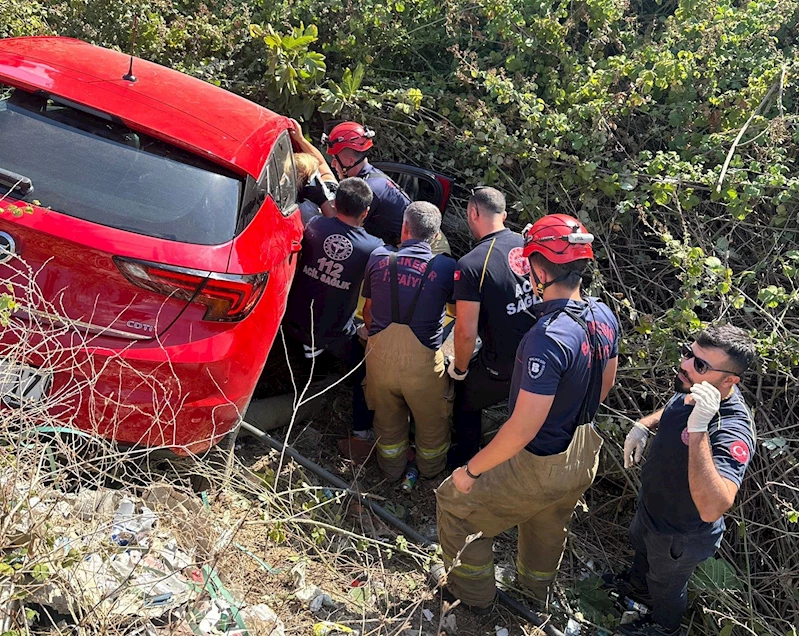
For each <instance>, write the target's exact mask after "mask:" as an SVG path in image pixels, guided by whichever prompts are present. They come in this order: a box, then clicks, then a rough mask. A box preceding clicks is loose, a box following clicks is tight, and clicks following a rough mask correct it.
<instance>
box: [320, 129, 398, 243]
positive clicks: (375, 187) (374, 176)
mask: <svg viewBox="0 0 799 636" xmlns="http://www.w3.org/2000/svg"><path fill="white" fill-rule="evenodd" d="M374 135H375V133H374V131H373V130H370V129H369V128H367V127H366V126H363V125H361V124H359V123H357V122H354V121H345V122H342V123H340V124H338V125H337V126H335V127H334V128H333V129H332V130H331V131H330V134H329V135H323V136H322V143H323V144H325V145H326V146H327V153H328V154H329V155H330V156H331V157H332V159H331V164H332V165H333V169H334V170H335V171H336V173H337V174H338V176H339V179H344V178H345V177H360V178H361V179H364V180H365V181H366V183H368V184H369V187H370V188H371V189H372V192H373V194H374V199H373V201H372V207H371V210H370V212H369V217H368V218H367V219H366V223H365V224H364V228H365V229H366V231H367V232H369V234H371V235H373V236H376V237H378V238H380V239H382V240H383V241H385V243H386V245H398V244H399V242H400V234H401V232H402V219H403V214H404V213H405V208H407V207H408V205H409V204H410V202H411V200H410V198H409V197H408V195H407V194H405V192H404V191H403V190H402V188H400V187H399V186H398V185H397V184H396V183H394V181H393V180H392V179H391V178H390V177H389V176H388V175H386V174H385V173H384V172H382V171H381V170H378V169H377V168H375V167H374V166H373V165H372V164H370V163H369V159H368V156H367V155H368V152H369V150H370V149H371V148H372V146H373V145H374V144H373V142H372V139H373V138H374Z"/></svg>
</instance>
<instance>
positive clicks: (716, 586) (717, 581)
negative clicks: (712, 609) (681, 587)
mask: <svg viewBox="0 0 799 636" xmlns="http://www.w3.org/2000/svg"><path fill="white" fill-rule="evenodd" d="M691 582H692V583H693V585H694V586H695V587H696V588H697V589H699V590H704V591H711V590H742V589H744V584H743V582H742V581H741V579H739V578H738V576H737V575H736V574H735V570H734V569H733V567H732V565H730V564H729V563H728V562H727V561H725V560H724V559H717V558H715V557H710V558H709V559H708V560H707V561H705V562H703V563H702V564H701V565H700V566H699V567H698V568H697V569H696V572H694V575H693V577H691Z"/></svg>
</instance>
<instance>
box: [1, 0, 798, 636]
mask: <svg viewBox="0 0 799 636" xmlns="http://www.w3.org/2000/svg"><path fill="white" fill-rule="evenodd" d="M134 17H136V18H137V20H138V27H137V32H138V34H137V37H136V51H137V54H138V55H140V56H142V57H145V58H148V59H151V60H154V61H157V62H160V63H162V64H165V65H168V66H171V67H174V68H177V69H180V70H183V71H185V72H188V73H191V74H193V75H196V76H198V77H200V78H203V79H205V80H208V81H211V82H214V83H216V84H219V85H221V86H223V87H225V88H228V89H230V90H233V91H235V92H238V93H240V94H242V95H245V96H247V97H250V98H251V99H254V100H256V101H258V102H261V103H263V104H265V105H271V106H272V107H273V108H275V109H276V110H279V111H281V112H283V113H285V114H289V115H292V116H294V117H297V118H299V119H301V120H303V121H304V122H305V124H306V125H307V126H308V129H309V130H310V131H311V132H313V134H314V136H316V137H317V138H318V134H319V133H320V132H321V130H322V129H323V126H324V125H325V123H326V122H327V121H329V120H332V119H340V118H343V117H347V118H354V119H358V120H362V121H366V122H368V123H369V124H370V125H371V126H372V127H374V128H375V129H376V130H377V133H378V136H377V146H378V148H379V153H380V154H381V155H382V158H385V159H393V160H398V161H406V162H412V163H415V164H418V165H422V166H426V167H429V168H432V169H436V170H440V171H442V172H446V173H448V174H451V175H453V176H455V177H457V179H458V181H459V183H460V184H461V185H462V186H466V187H468V186H471V185H475V184H479V183H482V184H489V185H495V186H497V187H499V188H501V189H502V190H504V191H505V192H506V193H507V195H508V198H509V201H510V202H511V203H512V206H513V211H512V214H511V220H512V221H513V223H515V224H516V225H517V226H519V227H521V226H523V225H524V224H525V223H527V222H528V221H530V220H533V219H535V218H537V217H538V216H540V215H541V214H543V213H545V212H555V211H562V212H567V213H570V214H574V215H577V216H579V217H580V218H581V219H583V220H584V221H585V222H586V223H587V224H588V226H589V228H590V229H591V231H593V232H594V233H595V234H596V235H597V237H598V248H599V250H598V255H599V266H598V272H597V276H596V279H595V286H596V288H597V289H598V290H600V291H601V293H603V294H605V295H606V297H607V298H609V299H611V300H612V301H613V302H614V303H615V306H616V310H617V311H618V313H619V315H620V317H621V319H622V323H623V326H624V329H625V336H624V339H623V344H622V348H621V356H622V357H621V363H622V364H621V369H620V378H619V382H620V385H619V388H618V390H617V391H615V392H614V394H613V396H612V399H611V401H610V404H609V408H608V409H607V410H606V411H604V416H603V422H602V424H603V427H604V430H605V431H606V432H607V433H608V435H609V436H610V437H611V438H612V439H614V440H615V441H616V442H620V441H621V440H622V439H623V435H624V433H625V432H626V429H627V427H628V426H629V420H627V419H625V418H623V417H622V416H621V414H625V415H628V416H630V417H635V416H636V414H637V413H639V412H647V411H651V410H653V409H655V408H656V407H658V406H659V405H660V404H661V403H662V401H663V399H664V396H665V395H666V394H667V392H668V390H669V387H670V386H671V376H672V375H673V368H674V365H675V364H676V363H677V360H678V347H679V345H680V344H681V343H682V342H684V341H685V340H686V339H688V338H690V335H691V334H692V333H693V332H695V331H696V330H697V329H699V328H700V327H701V325H702V324H703V323H705V322H707V321H711V320H716V319H722V320H725V321H729V322H731V323H733V324H737V325H741V326H744V327H746V328H748V329H750V330H751V332H752V334H753V335H754V336H755V337H756V339H757V343H758V351H759V353H760V356H761V359H760V368H759V369H758V371H757V372H756V373H753V374H752V375H751V377H749V378H748V380H747V382H746V393H747V399H748V401H749V403H750V404H752V405H753V406H754V407H755V409H756V423H757V427H758V443H759V448H758V449H757V450H758V452H757V456H756V457H755V459H754V461H753V464H752V467H751V469H750V471H749V474H748V478H747V480H746V482H745V484H744V486H743V488H742V490H741V493H740V495H739V504H738V505H737V507H736V508H735V509H734V510H733V511H732V514H731V515H730V517H729V519H728V526H729V527H730V528H731V529H730V530H729V531H728V533H727V537H726V541H725V544H724V547H723V548H722V551H721V554H720V557H721V558H722V561H720V563H722V564H723V567H722V566H719V567H721V572H722V575H723V576H721V578H716V579H714V578H713V577H714V574H713V573H714V572H716V570H715V569H712V568H711V571H710V574H708V573H707V572H705V575H706V576H705V579H704V581H705V582H704V584H701V583H698V589H700V590H701V591H702V603H701V604H700V605H699V606H698V607H700V608H705V610H706V611H698V613H697V614H696V615H695V616H694V621H695V623H694V626H695V629H697V630H704V632H706V633H719V632H720V633H724V634H729V633H732V632H733V631H736V632H737V631H740V633H752V632H754V633H770V632H773V633H780V634H788V633H793V634H795V633H796V631H795V629H794V631H793V632H792V631H791V629H792V625H795V624H796V622H797V615H798V613H799V592H798V591H797V590H799V540H798V539H799V488H797V485H796V484H797V483H799V482H797V477H796V476H797V466H799V461H797V449H799V388H798V387H797V371H798V370H799V319H797V309H798V307H799V286H798V285H799V242H798V241H797V238H798V237H799V201H798V198H799V172H797V166H796V157H797V149H798V146H799V92H798V87H799V59H798V58H797V55H796V49H795V47H796V38H797V35H799V28H798V27H797V26H796V25H797V23H798V22H799V0H751V1H748V2H747V1H746V0H568V1H567V0H554V1H553V0H547V1H544V0H361V1H360V2H357V3H356V2H350V1H346V0H344V1H341V0H276V1H275V2H271V3H264V4H263V5H261V4H258V3H256V2H250V1H244V0H207V1H206V2H198V1H197V0H132V1H130V2H119V1H118V0H38V1H33V0H2V2H0V35H1V36H9V35H15V34H35V33H51V32H55V33H59V34H62V35H71V36H75V37H79V38H82V39H86V40H89V41H91V42H94V43H97V44H101V45H104V46H110V47H116V48H120V49H122V50H125V51H127V50H129V47H130V38H131V30H132V26H133V20H134ZM457 203H458V201H456V204H457ZM461 203H462V202H461ZM456 207H457V205H456ZM456 212H458V211H457V210H456ZM450 225H451V226H452V222H450ZM453 234H454V236H453V237H451V239H452V242H453V244H454V245H456V246H459V247H460V248H461V249H465V248H466V247H468V245H467V244H468V237H467V235H466V233H465V231H464V232H463V233H462V234H461V235H458V232H457V230H455V231H454V232H453ZM612 446H613V445H609V447H611V448H610V449H609V452H608V453H607V455H606V457H605V460H606V461H605V471H604V477H603V478H602V479H601V480H600V483H599V484H598V485H597V486H596V487H595V489H594V491H593V492H594V494H593V495H592V497H593V500H592V503H593V504H594V505H595V506H596V505H599V504H602V503H603V502H606V498H607V497H608V496H610V495H611V494H612V495H613V496H614V497H615V498H616V500H617V501H618V505H617V506H615V507H614V509H613V511H612V512H608V510H609V509H610V508H609V507H608V506H606V505H605V506H600V508H601V510H600V511H599V512H596V513H595V514H593V515H591V517H590V518H588V519H585V520H583V521H581V522H580V523H579V524H578V526H577V533H576V535H577V536H578V537H579V531H580V530H581V529H585V528H591V530H592V532H594V533H599V534H600V535H601V536H606V537H607V538H608V545H609V546H610V548H611V549H610V552H613V551H615V550H617V549H618V550H620V549H621V547H622V545H623V544H622V542H621V540H620V533H622V532H623V529H622V526H624V525H625V524H626V522H627V521H628V519H629V513H630V511H631V509H632V502H633V499H634V489H633V488H631V487H630V486H632V485H634V484H631V483H630V482H629V481H628V479H627V478H626V477H625V476H624V475H623V474H622V471H621V469H620V467H619V466H618V459H619V458H620V452H619V450H618V449H614V448H612ZM603 497H604V498H605V499H603ZM580 548H581V544H580V542H579V539H578V540H577V541H576V549H580ZM585 556H586V558H594V559H597V558H600V555H596V554H593V555H585ZM730 577H731V578H730ZM730 581H733V583H730ZM743 626H745V627H743ZM694 633H700V631H696V632H694Z"/></svg>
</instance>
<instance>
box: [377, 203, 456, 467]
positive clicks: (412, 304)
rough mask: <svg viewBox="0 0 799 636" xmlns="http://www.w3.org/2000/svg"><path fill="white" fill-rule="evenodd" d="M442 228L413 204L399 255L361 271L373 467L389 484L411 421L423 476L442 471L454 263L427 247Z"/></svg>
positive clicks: (389, 252) (391, 252)
mask: <svg viewBox="0 0 799 636" xmlns="http://www.w3.org/2000/svg"><path fill="white" fill-rule="evenodd" d="M440 227H441V212H440V211H439V210H438V208H437V207H435V206H434V205H433V204H431V203H426V202H423V201H419V202H416V203H412V204H411V205H409V206H408V208H407V209H406V210H405V214H404V221H403V224H402V244H401V245H400V247H399V249H398V250H396V249H393V248H391V247H388V246H386V247H383V248H379V249H377V250H375V251H374V253H373V254H372V256H371V257H370V258H369V264H368V265H367V268H366V277H365V279H364V286H363V296H364V298H366V304H365V306H364V310H363V315H364V321H365V322H366V325H367V327H368V328H369V339H368V342H367V345H366V385H365V390H366V399H367V403H368V404H369V407H370V408H371V409H372V410H373V411H374V432H375V437H376V439H377V462H378V466H379V467H380V469H381V471H382V472H383V473H384V474H385V476H386V478H387V479H389V480H391V481H396V480H398V479H400V478H401V477H402V475H403V472H404V470H405V466H406V463H407V455H408V448H409V441H408V433H409V427H410V420H409V416H410V415H413V419H414V421H415V423H416V461H417V464H418V467H419V473H420V474H421V476H422V477H428V478H429V477H433V476H435V475H436V474H438V473H439V472H441V471H442V470H444V468H445V466H446V459H447V451H448V450H449V440H450V430H449V418H450V415H451V413H452V384H451V381H450V378H449V376H448V375H447V372H446V369H445V368H444V356H443V354H442V352H441V350H440V347H441V342H442V338H443V322H444V313H445V305H446V303H447V302H452V288H453V274H454V271H455V261H454V260H453V259H452V258H450V257H448V256H445V255H438V256H433V253H432V250H431V248H430V242H431V241H433V240H434V239H435V237H436V235H437V234H438V232H439V230H440Z"/></svg>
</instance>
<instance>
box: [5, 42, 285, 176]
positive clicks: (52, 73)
mask: <svg viewBox="0 0 799 636" xmlns="http://www.w3.org/2000/svg"><path fill="white" fill-rule="evenodd" d="M130 60H131V57H130V56H129V55H125V54H123V53H119V52H118V51H112V50H109V49H104V48H101V47H98V46H94V45H91V44H88V43H86V42H82V41H81V40H75V39H72V38H65V37H55V36H34V37H21V38H8V39H2V40H0V81H3V82H6V83H8V84H11V85H12V86H17V87H19V88H23V89H27V90H42V91H45V92H46V93H48V94H51V95H53V96H57V97H61V98H65V99H67V100H70V101H73V102H75V103H78V104H81V105H83V106H88V107H91V108H94V109H96V110H99V111H102V112H105V113H108V114H110V115H113V116H115V117H118V118H119V119H121V120H123V121H124V122H125V123H127V124H128V125H129V126H130V127H131V128H134V129H136V130H139V131H140V132H144V133H147V134H150V135H152V136H154V137H158V138H160V139H163V140H165V141H169V142H171V143H174V144H176V145H179V146H181V147H184V148H186V149H188V150H190V151H192V152H195V153H198V154H200V155H202V156H204V157H206V158H208V159H211V160H212V161H216V162H217V163H221V164H224V165H226V166H227V167H229V168H231V169H233V170H234V171H236V172H239V173H246V174H250V175H252V176H254V177H258V176H259V174H260V170H261V167H262V166H263V164H264V161H265V160H266V158H267V156H268V155H269V151H270V150H271V148H272V145H273V143H274V141H275V139H276V138H277V136H278V135H279V134H280V133H281V132H282V131H283V130H286V128H287V127H288V120H287V119H286V118H285V117H282V116H280V115H278V114H277V113H274V112H272V111H270V110H268V109H266V108H263V107H262V106H259V105H258V104H255V103H253V102H251V101H249V100H247V99H244V98H243V97H239V96H238V95H234V94H233V93H230V92H228V91H225V90H223V89H221V88H218V87H216V86H214V85H212V84H209V83H207V82H203V81H202V80H199V79H196V78H193V77H190V76H188V75H186V74H184V73H180V72H178V71H174V70H172V69H168V68H166V67H164V66H161V65H159V64H154V63H153V62H148V61H146V60H142V59H140V58H133V75H135V76H136V78H137V79H136V81H135V82H130V81H127V80H125V79H123V75H125V74H126V73H127V72H128V68H129V65H130Z"/></svg>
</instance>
